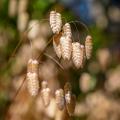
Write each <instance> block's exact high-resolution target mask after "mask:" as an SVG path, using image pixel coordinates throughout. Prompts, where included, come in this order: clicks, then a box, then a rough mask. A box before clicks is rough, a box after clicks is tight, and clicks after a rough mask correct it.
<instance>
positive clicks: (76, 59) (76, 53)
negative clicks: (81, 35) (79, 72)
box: [72, 42, 81, 68]
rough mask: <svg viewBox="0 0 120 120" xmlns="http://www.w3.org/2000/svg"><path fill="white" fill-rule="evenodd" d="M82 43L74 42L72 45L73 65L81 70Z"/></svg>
mask: <svg viewBox="0 0 120 120" xmlns="http://www.w3.org/2000/svg"><path fill="white" fill-rule="evenodd" d="M80 47H81V45H80V43H79V42H73V43H72V60H73V63H74V65H75V67H76V68H80V67H81V63H80V61H81V60H80V58H81V57H80V56H81V54H80Z"/></svg>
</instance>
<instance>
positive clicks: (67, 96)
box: [64, 82, 72, 103]
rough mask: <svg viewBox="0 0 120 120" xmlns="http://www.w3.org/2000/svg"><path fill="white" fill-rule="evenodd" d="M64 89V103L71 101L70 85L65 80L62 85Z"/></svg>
mask: <svg viewBox="0 0 120 120" xmlns="http://www.w3.org/2000/svg"><path fill="white" fill-rule="evenodd" d="M64 91H65V101H66V103H70V102H71V95H72V87H71V85H70V83H69V82H67V83H66V84H65V86H64Z"/></svg>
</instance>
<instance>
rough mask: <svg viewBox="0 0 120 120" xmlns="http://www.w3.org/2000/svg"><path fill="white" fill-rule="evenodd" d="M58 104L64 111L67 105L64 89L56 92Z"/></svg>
mask: <svg viewBox="0 0 120 120" xmlns="http://www.w3.org/2000/svg"><path fill="white" fill-rule="evenodd" d="M55 98H56V104H57V106H58V109H59V110H63V108H64V105H65V99H64V91H63V89H59V90H56V92H55Z"/></svg>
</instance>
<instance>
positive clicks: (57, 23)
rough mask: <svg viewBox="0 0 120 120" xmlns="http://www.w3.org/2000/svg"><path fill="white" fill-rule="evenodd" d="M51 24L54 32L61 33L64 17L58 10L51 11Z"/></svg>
mask: <svg viewBox="0 0 120 120" xmlns="http://www.w3.org/2000/svg"><path fill="white" fill-rule="evenodd" d="M50 26H51V29H52V31H53V33H57V34H58V33H59V32H60V31H61V27H62V18H61V14H60V13H58V12H56V11H51V12H50Z"/></svg>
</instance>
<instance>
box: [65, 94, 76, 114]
mask: <svg viewBox="0 0 120 120" xmlns="http://www.w3.org/2000/svg"><path fill="white" fill-rule="evenodd" d="M75 105H76V97H75V95H72V96H71V101H70V103H67V102H66V108H67V111H68V114H69V115H70V116H72V115H73V114H74V110H75Z"/></svg>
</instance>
